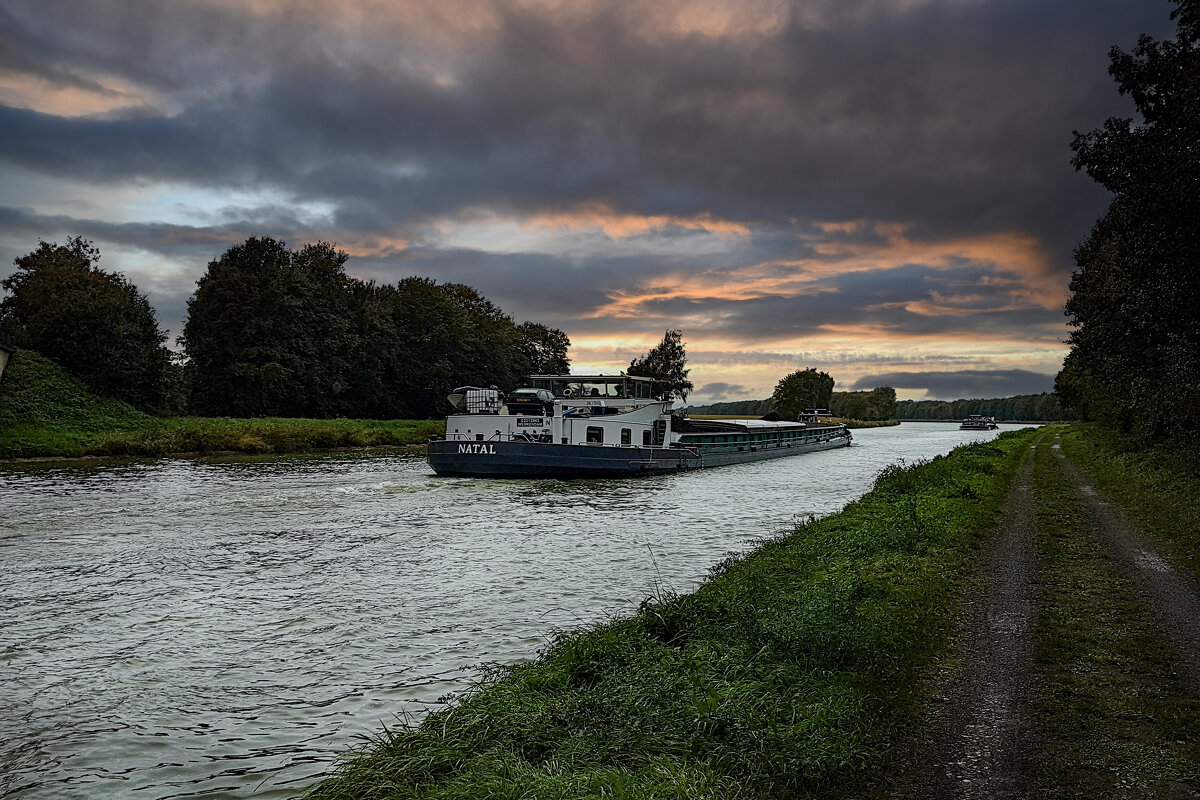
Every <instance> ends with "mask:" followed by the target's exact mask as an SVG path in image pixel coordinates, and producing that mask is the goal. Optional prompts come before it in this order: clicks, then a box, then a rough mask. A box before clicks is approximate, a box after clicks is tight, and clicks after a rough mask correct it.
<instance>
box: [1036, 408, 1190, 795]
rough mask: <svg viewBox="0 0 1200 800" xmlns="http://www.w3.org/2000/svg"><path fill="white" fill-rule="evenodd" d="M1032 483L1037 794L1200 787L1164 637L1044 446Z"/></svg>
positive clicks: (1186, 703) (1184, 696) (1075, 433)
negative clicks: (1038, 603)
mask: <svg viewBox="0 0 1200 800" xmlns="http://www.w3.org/2000/svg"><path fill="white" fill-rule="evenodd" d="M1059 430H1060V431H1061V432H1062V433H1064V434H1066V433H1067V429H1065V428H1062V429H1059ZM1089 434H1090V432H1089V431H1082V432H1081V431H1080V430H1079V429H1078V428H1074V429H1073V430H1072V432H1071V433H1070V434H1069V436H1070V437H1072V438H1073V439H1074V441H1075V442H1076V444H1077V445H1081V444H1083V443H1085V442H1087V441H1088V438H1089ZM1074 449H1076V450H1078V447H1076V448H1074ZM1142 466H1144V464H1142ZM1139 469H1140V468H1139ZM1109 474H1110V475H1111V476H1113V477H1115V476H1116V475H1117V472H1116V471H1115V468H1111V467H1110V470H1109ZM1133 477H1134V476H1132V475H1129V476H1127V478H1131V479H1132V478H1133ZM1034 492H1035V496H1036V498H1037V528H1038V555H1039V559H1040V561H1041V568H1042V575H1043V586H1044V587H1045V588H1044V593H1043V597H1042V603H1043V608H1042V611H1041V614H1040V617H1039V621H1038V627H1037V639H1036V659H1037V683H1036V685H1037V699H1036V701H1035V709H1034V718H1035V720H1036V724H1037V727H1038V737H1039V739H1040V742H1039V747H1038V753H1039V759H1038V761H1037V763H1036V766H1035V770H1036V774H1035V776H1034V781H1033V783H1034V785H1035V786H1037V787H1039V788H1038V790H1037V791H1036V792H1035V796H1036V797H1040V798H1045V799H1046V800H1093V799H1095V800H1100V798H1140V797H1194V796H1197V795H1196V794H1193V792H1195V791H1200V702H1198V701H1197V700H1196V699H1195V698H1192V697H1190V696H1189V694H1188V692H1187V691H1186V688H1185V687H1184V686H1183V685H1182V684H1181V682H1180V681H1179V678H1178V676H1177V675H1176V674H1175V673H1174V671H1173V669H1172V663H1171V659H1172V652H1171V650H1170V648H1169V645H1168V644H1167V642H1166V641H1165V640H1164V639H1163V637H1162V634H1161V632H1159V631H1158V630H1157V629H1156V627H1155V624H1154V621H1153V619H1152V618H1151V616H1150V614H1149V612H1148V611H1147V610H1146V609H1145V608H1144V607H1142V605H1141V604H1140V603H1139V602H1138V601H1137V600H1136V599H1135V595H1134V594H1133V588H1132V586H1131V585H1130V583H1129V580H1128V579H1127V578H1125V577H1124V576H1123V575H1122V574H1121V573H1120V572H1119V571H1118V570H1117V568H1116V567H1115V565H1114V564H1113V563H1112V562H1111V561H1109V559H1108V558H1107V557H1106V555H1105V554H1104V550H1103V548H1102V547H1101V544H1100V542H1099V541H1098V540H1097V539H1096V537H1095V536H1094V535H1093V534H1092V533H1091V531H1090V530H1089V528H1088V524H1087V514H1086V512H1085V510H1084V508H1083V505H1082V502H1081V500H1080V499H1079V496H1078V494H1077V493H1076V491H1075V490H1074V489H1073V487H1071V486H1070V485H1069V484H1068V483H1067V481H1066V480H1065V478H1064V476H1063V473H1062V470H1061V467H1060V465H1059V464H1058V463H1057V459H1056V458H1055V457H1054V456H1053V455H1052V453H1051V450H1050V448H1049V447H1047V446H1040V447H1039V448H1038V450H1037V454H1036V459H1035V464H1034Z"/></svg>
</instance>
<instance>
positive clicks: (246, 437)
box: [0, 350, 444, 458]
mask: <svg viewBox="0 0 1200 800" xmlns="http://www.w3.org/2000/svg"><path fill="white" fill-rule="evenodd" d="M443 430H444V423H441V422H433V421H428V420H348V419H326V420H316V419H277V418H262V419H233V418H207V417H169V418H159V417H153V416H150V415H148V414H144V413H142V412H141V411H138V410H137V409H135V408H133V407H132V406H129V405H127V404H125V403H122V402H120V401H119V400H112V399H109V398H102V397H97V396H95V395H93V394H92V393H91V392H89V391H88V390H87V388H86V387H85V386H84V385H83V384H82V383H80V382H79V381H77V380H75V379H74V378H72V377H71V376H69V375H68V374H67V373H66V372H65V371H64V370H62V369H61V368H60V367H58V366H57V365H56V364H54V362H52V361H50V360H49V359H47V358H45V357H43V356H41V355H38V354H37V353H35V352H32V351H30V350H19V351H17V352H16V353H14V354H13V357H12V359H11V361H10V362H9V365H8V368H7V369H6V370H5V372H4V377H3V379H2V380H0V458H50V457H76V456H163V455H170V454H172V453H217V452H235V453H299V452H309V451H313V450H323V449H332V448H346V447H380V446H394V445H407V444H414V443H418V442H424V441H426V440H427V439H428V438H429V436H430V435H431V434H434V433H441V432H442V431H443Z"/></svg>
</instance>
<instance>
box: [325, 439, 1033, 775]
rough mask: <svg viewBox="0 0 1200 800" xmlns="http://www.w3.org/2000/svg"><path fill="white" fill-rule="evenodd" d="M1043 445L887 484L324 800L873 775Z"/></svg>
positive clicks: (467, 701) (455, 721)
mask: <svg viewBox="0 0 1200 800" xmlns="http://www.w3.org/2000/svg"><path fill="white" fill-rule="evenodd" d="M1028 435H1029V434H1028V432H1021V433H1017V434H1005V435H1004V436H1002V437H1000V438H999V439H997V440H995V441H993V442H990V443H981V444H974V445H970V446H967V447H963V448H960V449H958V450H956V451H955V453H954V454H952V455H951V456H949V457H943V458H937V459H934V460H933V461H931V462H928V463H923V464H918V465H914V466H908V467H897V468H890V469H888V470H885V471H884V473H883V474H882V475H880V476H879V479H878V480H877V482H876V485H875V488H874V489H873V491H872V492H870V493H869V494H868V495H866V496H865V497H863V498H862V499H860V500H859V501H857V502H855V503H852V504H850V505H849V506H847V508H846V509H845V510H844V511H843V512H842V513H840V514H837V515H834V516H831V517H826V518H824V519H820V520H815V521H812V520H810V521H808V522H805V523H803V524H801V525H799V526H798V527H797V528H796V529H795V530H794V531H791V532H788V533H786V534H784V535H781V536H779V537H776V538H773V539H770V540H768V541H765V542H763V543H762V544H761V546H759V547H758V548H756V549H755V550H754V551H752V552H750V553H748V554H745V555H743V556H733V557H730V558H727V559H726V560H725V561H723V562H722V563H720V564H718V565H717V566H716V567H714V569H713V570H712V575H711V577H710V579H709V580H708V581H707V582H706V583H705V584H704V585H703V586H702V587H701V588H700V589H699V590H698V591H697V592H695V593H694V594H688V595H673V594H665V595H660V596H656V597H652V598H648V599H647V600H646V601H645V602H644V603H643V604H642V605H641V608H640V609H639V611H638V613H637V614H636V615H634V616H633V617H631V618H628V619H622V620H617V621H613V622H610V623H607V624H603V625H598V626H594V627H592V628H589V629H587V630H583V631H577V632H573V633H563V634H561V635H558V636H556V637H555V638H554V640H553V641H552V642H551V644H550V645H549V647H547V649H546V650H545V652H544V653H543V654H542V655H541V656H540V657H539V658H538V659H537V660H536V661H534V662H532V663H525V664H518V665H514V666H507V667H506V666H495V665H493V666H490V667H488V668H487V669H486V670H485V672H484V674H483V676H482V678H481V680H480V683H479V685H478V687H477V688H476V689H475V690H474V691H472V692H469V693H467V694H466V695H465V696H463V697H461V698H459V699H458V700H457V701H456V702H454V703H452V704H451V706H450V707H448V708H447V709H445V710H443V711H440V712H438V713H435V714H432V715H431V716H429V717H428V718H427V719H426V720H425V721H424V723H423V724H422V725H421V726H419V727H416V728H397V729H394V730H390V731H387V732H385V733H383V734H381V735H380V736H379V737H378V738H377V739H376V740H374V741H373V742H371V743H370V744H369V745H368V746H366V747H365V748H364V749H363V750H362V751H361V752H358V753H356V754H354V755H352V756H351V757H349V758H348V759H347V760H346V761H345V762H344V763H342V764H341V766H340V767H339V769H338V770H337V771H336V773H335V774H334V775H333V776H332V777H330V778H329V779H327V780H326V781H324V782H323V783H321V784H319V785H317V786H316V787H314V788H313V790H312V792H311V794H310V797H312V798H478V797H496V798H518V797H521V798H532V797H537V798H543V797H546V798H555V797H595V796H605V797H627V798H650V797H696V798H700V797H704V798H716V797H720V798H751V797H755V798H760V797H805V796H814V795H816V794H818V793H822V792H825V791H827V790H829V789H830V788H831V787H833V786H835V785H844V784H845V783H846V782H848V781H849V782H853V781H854V780H857V779H859V778H861V777H862V776H863V775H864V774H866V773H867V772H868V771H869V770H871V769H872V768H874V767H877V766H878V765H879V764H880V763H882V760H883V758H884V754H885V752H886V750H887V748H888V746H889V744H890V743H891V742H893V741H894V739H895V737H896V736H897V735H898V734H899V732H900V731H901V730H902V729H903V728H904V727H905V726H906V725H910V724H912V722H913V720H914V719H915V707H916V699H917V694H916V692H917V691H918V690H917V689H916V688H915V684H916V681H915V680H914V678H915V676H917V675H918V674H919V672H920V671H921V670H922V669H923V668H924V667H925V665H927V664H928V662H929V660H930V659H931V658H932V656H933V655H934V654H935V653H937V652H939V651H940V650H941V649H942V648H943V647H944V645H945V642H946V639H947V636H948V632H949V628H950V625H951V621H952V619H953V615H954V612H955V608H956V593H955V591H954V589H955V587H956V585H957V582H958V581H959V580H960V579H961V578H962V576H963V575H965V574H966V573H967V572H968V571H969V568H970V562H971V558H972V556H973V554H974V552H975V548H976V545H977V543H978V538H979V536H980V534H981V533H982V532H983V531H985V530H986V529H987V528H988V527H989V526H990V525H991V523H992V522H993V520H994V518H995V516H996V514H997V513H998V511H999V508H1000V506H1001V504H1002V502H1003V500H1004V498H1005V496H1006V495H1007V492H1008V488H1009V485H1010V483H1011V480H1012V476H1013V475H1014V474H1015V472H1016V469H1017V465H1018V463H1019V460H1020V456H1021V455H1022V453H1023V452H1024V449H1025V441H1026V440H1027V438H1028ZM679 534H680V535H687V532H686V531H680V532H679Z"/></svg>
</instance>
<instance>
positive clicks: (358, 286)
mask: <svg viewBox="0 0 1200 800" xmlns="http://www.w3.org/2000/svg"><path fill="white" fill-rule="evenodd" d="M346 261H347V256H346V254H345V253H344V252H342V251H340V250H337V249H336V248H334V247H333V245H330V244H326V243H324V242H318V243H316V244H310V245H306V246H305V247H303V248H301V249H300V250H298V251H291V250H288V249H287V247H286V246H285V245H284V243H283V242H280V241H277V240H275V239H272V238H270V237H261V238H259V237H252V238H250V239H247V240H246V242H245V243H243V244H240V245H237V246H235V247H231V248H230V249H229V250H227V251H226V252H225V253H224V254H222V256H221V257H220V258H219V259H217V260H216V261H213V262H212V263H210V264H209V265H208V272H207V273H206V274H205V276H204V277H203V278H201V279H200V282H199V283H198V284H197V288H196V293H195V295H193V297H192V299H191V300H190V301H189V302H188V320H187V324H186V325H185V326H184V335H183V337H182V339H181V340H182V342H183V344H184V347H185V348H186V351H187V354H188V356H189V358H190V369H191V372H192V378H193V386H194V389H193V394H192V399H193V405H194V407H195V409H196V410H197V411H198V412H200V413H204V414H228V415H237V416H259V415H266V414H272V415H280V416H312V417H330V416H354V417H374V418H395V417H432V416H438V415H441V414H442V413H444V412H446V411H447V410H448V406H447V403H446V395H448V394H449V393H450V391H451V390H452V389H453V388H454V387H455V386H461V385H464V384H475V385H482V386H489V385H492V384H495V385H497V386H500V387H503V388H505V389H512V388H515V387H516V386H518V385H520V384H521V383H522V382H523V381H524V379H525V377H526V376H527V375H528V374H530V373H531V372H541V371H554V372H566V371H568V369H569V367H570V362H569V361H568V359H567V349H568V348H569V347H570V340H569V339H567V336H566V334H564V333H563V332H562V331H559V330H556V329H553V328H547V327H545V326H543V325H538V324H536V323H532V322H526V323H523V324H521V325H517V324H516V323H514V322H513V320H512V317H510V316H508V315H507V314H505V313H504V312H503V311H501V310H500V309H499V308H497V307H496V306H495V304H493V303H492V302H491V301H490V300H488V299H487V298H485V297H484V296H483V295H481V294H479V293H478V292H477V291H475V290H474V289H472V288H471V287H470V286H466V285H464V284H460V283H445V284H439V283H438V282H437V281H434V280H432V279H430V278H417V277H413V278H406V279H404V280H402V281H400V282H398V283H397V284H395V285H394V286H392V285H377V284H375V283H364V282H363V281H360V280H357V279H355V278H352V277H350V276H348V275H347V274H346V272H345V264H346Z"/></svg>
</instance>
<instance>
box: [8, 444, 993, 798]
mask: <svg viewBox="0 0 1200 800" xmlns="http://www.w3.org/2000/svg"><path fill="white" fill-rule="evenodd" d="M994 435H995V433H980V432H970V431H959V430H958V429H957V426H954V425H942V424H936V423H923V424H907V425H903V426H900V427H895V428H879V429H873V430H861V431H855V445H854V446H853V447H851V448H849V449H842V450H833V451H827V452H823V453H812V454H808V455H802V456H796V457H794V458H784V459H777V460H772V461H765V462H760V463H757V464H746V465H741V466H732V467H722V468H718V469H710V470H705V471H701V472H692V473H683V474H678V475H670V476H660V477H653V478H641V479H625V480H604V481H573V482H563V481H553V480H525V481H522V480H510V481H492V480H471V479H446V478H437V477H435V476H434V475H433V474H432V473H431V472H430V470H429V468H428V466H427V465H426V464H425V462H424V461H423V460H422V459H421V458H416V457H406V456H395V455H334V456H326V457H319V458H288V459H273V460H261V459H256V460H250V459H242V460H212V459H207V460H162V461H154V462H143V463H135V464H114V463H105V464H98V465H97V464H89V465H81V464H79V463H75V464H69V465H63V464H54V465H48V464H38V465H34V464H24V465H13V464H9V465H0V482H2V485H3V493H2V495H0V565H2V566H0V569H2V570H3V572H2V573H0V574H2V575H3V580H2V581H0V796H20V797H21V798H29V800H35V799H36V800H41V799H42V798H46V799H48V798H110V797H137V798H146V800H152V799H154V798H167V797H197V796H203V797H206V798H242V797H249V796H256V797H257V796H262V797H291V796H294V795H296V794H298V793H299V792H300V791H301V790H302V789H303V788H304V787H305V786H307V785H309V784H310V783H312V782H313V780H314V779H315V778H316V777H319V776H320V775H321V774H323V773H324V772H326V771H327V770H328V769H329V767H330V764H331V762H332V760H333V759H334V758H335V757H336V756H337V755H339V754H341V753H343V752H344V751H345V750H346V749H347V748H349V747H351V746H353V745H355V744H356V743H358V742H360V741H361V739H359V738H358V737H359V735H361V734H368V733H371V732H374V731H377V730H379V729H380V727H381V726H382V725H384V724H388V725H394V724H396V722H397V714H401V713H409V714H414V715H417V716H419V715H420V714H421V713H422V712H423V710H424V709H426V708H428V707H430V706H431V705H434V704H436V702H437V700H438V698H439V697H441V696H443V695H445V694H447V693H449V692H453V691H457V690H461V689H462V688H464V686H466V685H467V683H468V681H469V680H470V678H471V676H472V674H473V671H472V665H473V664H478V663H479V662H481V661H513V660H516V659H522V658H530V657H532V656H534V655H536V653H537V651H538V650H539V648H541V647H542V646H543V645H544V643H545V642H546V637H547V636H548V635H549V634H550V633H551V632H552V631H553V630H554V629H556V628H569V627H573V626H577V625H581V624H585V623H588V622H593V621H597V620H601V619H604V618H605V617H606V616H610V615H614V614H623V613H627V612H629V611H630V610H632V609H633V608H635V607H636V605H637V604H638V603H639V602H640V601H641V600H642V599H643V598H644V597H646V596H647V595H649V594H651V593H653V592H654V591H655V590H656V586H659V585H661V586H665V587H666V588H669V589H673V590H676V591H688V590H690V589H692V588H694V587H695V585H696V584H697V583H698V582H699V581H701V580H703V578H704V576H705V575H706V574H707V571H708V568H709V566H711V565H712V564H714V563H715V562H717V561H718V560H720V559H721V558H722V557H723V555H724V554H725V553H726V552H728V551H730V550H742V549H746V548H748V547H750V546H752V544H753V541H754V539H756V538H757V537H762V536H766V535H770V534H771V533H774V532H776V531H778V530H781V529H783V528H785V527H787V526H788V525H789V523H790V522H791V521H792V520H794V519H796V518H802V517H805V516H807V515H810V514H818V515H821V514H827V513H830V512H833V511H836V510H838V509H839V508H841V507H842V506H843V505H845V504H846V503H847V502H849V501H850V500H853V499H854V498H856V497H858V496H860V495H861V494H862V493H863V492H864V491H866V490H867V489H868V488H869V487H870V484H871V482H872V480H873V479H874V476H875V475H876V474H877V473H878V472H879V470H880V469H882V468H883V467H884V466H886V465H887V464H889V463H892V462H895V461H897V460H898V459H901V458H903V459H907V460H909V461H913V460H916V459H921V458H930V457H932V456H934V455H936V454H939V453H945V452H947V451H949V450H950V449H951V448H952V447H954V446H955V445H956V444H959V443H960V442H963V441H972V440H977V439H986V438H991V437H992V436H994Z"/></svg>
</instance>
